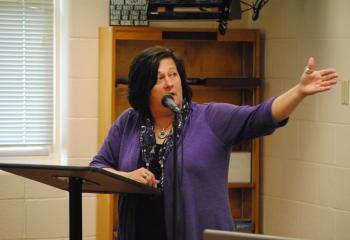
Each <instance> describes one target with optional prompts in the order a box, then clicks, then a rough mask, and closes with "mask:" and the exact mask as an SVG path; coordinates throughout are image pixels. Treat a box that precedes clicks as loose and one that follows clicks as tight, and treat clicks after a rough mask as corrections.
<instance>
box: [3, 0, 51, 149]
mask: <svg viewBox="0 0 350 240" xmlns="http://www.w3.org/2000/svg"><path fill="white" fill-rule="evenodd" d="M53 125H54V0H7V1H5V0H0V156H1V155H25V154H26V151H27V150H28V154H29V155H37V154H39V155H41V154H44V153H48V151H43V149H46V150H48V149H49V148H51V146H52V144H53V136H54V134H53V133H54V127H53ZM36 149H37V150H36Z"/></svg>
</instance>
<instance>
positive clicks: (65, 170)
mask: <svg viewBox="0 0 350 240" xmlns="http://www.w3.org/2000/svg"><path fill="white" fill-rule="evenodd" d="M0 170H3V171H6V172H9V173H13V174H16V175H18V176H21V177H25V178H29V179H31V180H34V181H38V182H41V183H44V184H47V185H50V186H52V187H56V188H59V189H62V190H66V191H68V192H69V239H70V240H82V233H83V231H82V193H83V192H84V193H137V194H155V195H158V194H160V191H159V190H157V189H155V188H152V187H150V186H147V185H145V184H142V183H139V182H136V181H134V180H131V179H129V178H126V177H122V176H120V175H117V174H114V173H111V172H109V171H106V170H104V169H102V168H95V167H78V166H61V165H36V164H12V163H0Z"/></svg>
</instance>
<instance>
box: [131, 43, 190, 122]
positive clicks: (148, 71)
mask: <svg viewBox="0 0 350 240" xmlns="http://www.w3.org/2000/svg"><path fill="white" fill-rule="evenodd" d="M164 58H172V59H173V60H174V62H175V64H176V68H177V71H178V72H179V75H180V78H181V86H182V95H183V98H184V99H185V100H186V101H191V99H192V89H191V87H190V86H189V85H188V83H187V81H186V79H187V78H186V71H185V67H184V65H183V62H182V60H181V59H180V58H179V57H178V56H177V55H176V54H175V52H174V51H173V50H171V49H169V48H165V47H161V46H155V47H150V48H147V49H145V50H143V51H141V52H140V53H139V54H138V55H137V56H136V57H135V58H134V59H133V61H132V63H131V65H130V69H129V87H128V99H129V103H130V105H131V106H132V107H133V108H134V109H135V110H136V111H138V112H139V113H141V114H145V115H149V116H150V109H149V97H150V92H151V89H152V88H153V86H154V85H155V84H156V82H157V77H158V68H159V63H160V61H161V60H162V59H164Z"/></svg>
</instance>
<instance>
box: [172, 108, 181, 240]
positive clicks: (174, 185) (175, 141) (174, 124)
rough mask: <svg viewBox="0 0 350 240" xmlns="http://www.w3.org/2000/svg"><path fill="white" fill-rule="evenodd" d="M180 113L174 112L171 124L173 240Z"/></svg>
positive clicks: (174, 239) (174, 233)
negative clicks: (172, 145) (172, 143)
mask: <svg viewBox="0 0 350 240" xmlns="http://www.w3.org/2000/svg"><path fill="white" fill-rule="evenodd" d="M181 117H182V116H181V113H177V112H174V122H173V142H174V147H173V239H172V240H177V204H176V203H177V196H178V189H177V182H178V181H177V178H178V177H177V174H178V172H177V162H178V161H177V160H178V159H177V149H178V147H177V140H178V139H177V134H178V128H177V126H178V123H179V120H180V119H181Z"/></svg>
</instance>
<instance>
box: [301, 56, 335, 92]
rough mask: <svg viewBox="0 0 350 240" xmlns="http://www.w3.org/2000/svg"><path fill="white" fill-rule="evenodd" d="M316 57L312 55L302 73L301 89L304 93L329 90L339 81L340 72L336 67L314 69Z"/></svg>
mask: <svg viewBox="0 0 350 240" xmlns="http://www.w3.org/2000/svg"><path fill="white" fill-rule="evenodd" d="M314 68H315V59H314V58H312V57H310V58H309V60H308V62H307V64H306V67H305V71H304V73H303V74H302V75H301V78H300V82H299V90H300V91H301V93H302V94H303V95H312V94H315V93H318V92H324V91H328V90H330V89H331V88H332V86H333V85H334V84H336V83H337V78H338V74H337V71H336V70H335V69H334V68H325V69H321V70H314Z"/></svg>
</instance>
